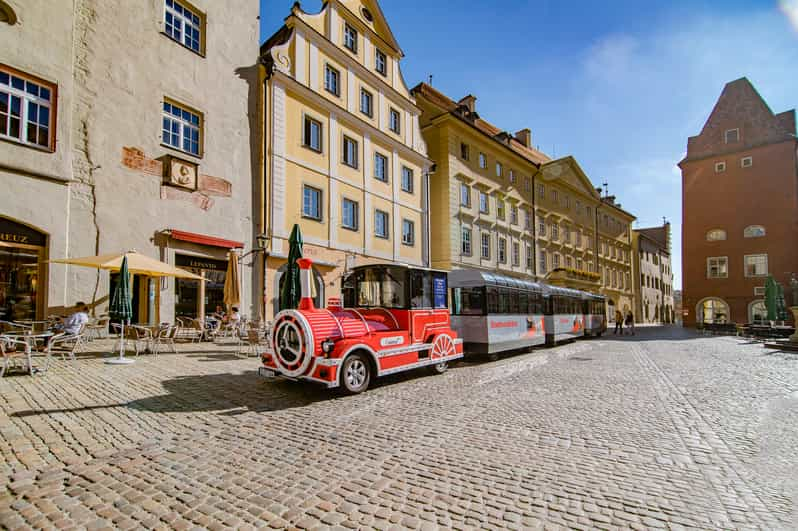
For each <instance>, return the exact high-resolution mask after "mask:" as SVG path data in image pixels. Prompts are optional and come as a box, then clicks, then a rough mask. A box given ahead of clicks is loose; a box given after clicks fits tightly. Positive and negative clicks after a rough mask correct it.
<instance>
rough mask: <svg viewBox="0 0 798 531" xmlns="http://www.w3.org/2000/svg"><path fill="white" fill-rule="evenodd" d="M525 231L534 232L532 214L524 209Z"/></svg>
mask: <svg viewBox="0 0 798 531" xmlns="http://www.w3.org/2000/svg"><path fill="white" fill-rule="evenodd" d="M524 229H525V230H532V214H530V213H529V210H526V209H524Z"/></svg>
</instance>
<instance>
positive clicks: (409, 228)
mask: <svg viewBox="0 0 798 531" xmlns="http://www.w3.org/2000/svg"><path fill="white" fill-rule="evenodd" d="M408 235H409V238H408ZM402 245H407V246H408V247H413V246H414V245H416V223H415V222H414V221H412V220H409V219H402Z"/></svg>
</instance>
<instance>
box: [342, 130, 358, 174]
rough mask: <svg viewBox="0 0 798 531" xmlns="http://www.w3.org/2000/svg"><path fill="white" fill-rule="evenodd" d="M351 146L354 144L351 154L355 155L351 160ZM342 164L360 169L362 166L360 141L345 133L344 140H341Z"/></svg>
mask: <svg viewBox="0 0 798 531" xmlns="http://www.w3.org/2000/svg"><path fill="white" fill-rule="evenodd" d="M349 146H352V147H353V149H352V151H351V156H352V157H354V159H353V160H350V159H351V157H350V150H349V149H348V147H349ZM341 148H342V152H341V164H344V165H345V166H349V167H350V168H352V169H355V170H356V169H358V168H359V167H360V143H359V142H358V141H357V140H355V139H354V138H352V137H350V136H348V135H343V140H342V141H341Z"/></svg>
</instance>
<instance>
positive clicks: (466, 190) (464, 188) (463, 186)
mask: <svg viewBox="0 0 798 531" xmlns="http://www.w3.org/2000/svg"><path fill="white" fill-rule="evenodd" d="M464 193H465V197H466V199H467V202H465V203H463V195H464ZM460 206H461V207H466V208H471V186H469V185H468V184H466V183H460Z"/></svg>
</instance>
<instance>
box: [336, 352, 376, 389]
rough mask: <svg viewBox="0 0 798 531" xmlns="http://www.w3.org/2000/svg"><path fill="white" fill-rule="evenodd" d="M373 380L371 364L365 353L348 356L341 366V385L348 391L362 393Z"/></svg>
mask: <svg viewBox="0 0 798 531" xmlns="http://www.w3.org/2000/svg"><path fill="white" fill-rule="evenodd" d="M370 381H371V365H370V364H369V360H368V359H366V356H365V355H363V354H359V353H355V354H352V355H350V356H348V357H347V358H346V360H345V361H344V364H343V366H342V367H341V386H343V388H344V389H346V392H347V393H351V394H353V395H354V394H357V393H362V392H363V391H365V390H366V389H368V387H369V382H370Z"/></svg>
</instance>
